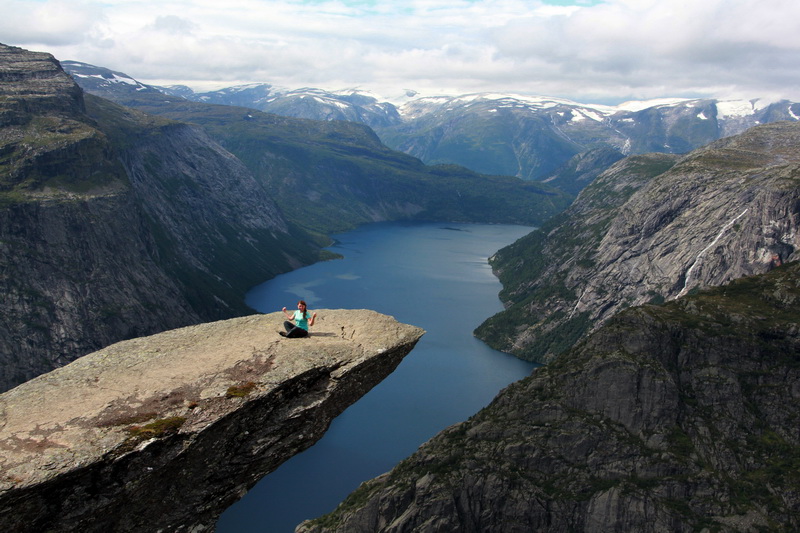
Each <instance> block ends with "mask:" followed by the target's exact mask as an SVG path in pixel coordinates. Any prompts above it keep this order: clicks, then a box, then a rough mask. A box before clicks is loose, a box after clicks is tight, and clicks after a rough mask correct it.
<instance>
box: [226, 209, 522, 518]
mask: <svg viewBox="0 0 800 533" xmlns="http://www.w3.org/2000/svg"><path fill="white" fill-rule="evenodd" d="M532 229H533V228H530V227H523V226H508V225H483V224H451V223H396V222H393V223H377V224H370V225H367V226H363V227H361V228H358V229H356V230H354V231H351V232H348V233H343V234H339V235H335V236H334V239H335V244H334V245H332V246H331V247H330V248H329V250H330V251H332V252H334V253H337V254H340V255H342V256H343V259H336V260H331V261H325V262H321V263H316V264H314V265H311V266H308V267H304V268H301V269H298V270H295V271H293V272H289V273H287V274H283V275H280V276H277V277H276V278H274V279H271V280H269V281H268V282H266V283H264V284H262V285H259V286H257V287H255V288H253V289H252V290H251V291H250V292H249V293H248V294H247V297H246V301H247V304H248V305H250V307H252V308H253V309H255V310H257V311H259V312H264V313H271V312H274V311H280V309H281V308H282V307H284V306H285V307H286V308H287V309H288V310H294V309H296V307H297V302H298V300H301V299H302V300H305V301H306V302H307V303H308V308H309V310H311V311H312V312H313V311H316V310H317V309H321V310H323V311H320V313H324V309H372V310H374V311H378V312H379V313H383V314H386V315H391V316H393V317H395V318H396V319H397V320H398V321H400V322H405V323H407V324H412V325H415V326H419V327H421V328H423V329H425V330H426V333H425V335H424V336H423V337H422V339H420V341H419V343H418V344H417V346H416V347H415V348H414V349H413V350H412V351H411V353H410V354H409V355H408V356H406V358H405V359H404V360H403V361H402V362H401V363H400V365H399V366H398V368H397V369H396V370H395V371H394V372H393V373H392V374H391V375H389V376H388V377H387V378H386V379H385V380H384V381H383V382H381V383H380V384H379V385H378V386H376V387H375V388H374V389H372V390H371V391H370V392H368V393H367V394H366V395H365V396H364V397H362V398H361V399H360V400H358V401H357V402H356V403H355V404H353V405H352V406H350V407H349V408H348V409H347V410H346V411H345V412H344V413H342V414H341V415H340V416H339V417H337V418H336V419H334V420H333V422H332V424H331V427H330V429H329V430H328V432H327V433H326V434H325V436H324V437H323V438H322V439H321V440H320V441H319V442H317V443H316V444H314V445H313V446H312V447H311V448H309V449H308V450H306V451H304V452H302V453H300V454H298V455H296V456H294V457H293V458H291V459H289V460H288V461H286V462H285V463H284V464H283V465H281V466H280V467H279V468H278V469H277V470H276V471H274V472H272V473H271V474H269V475H267V476H265V477H264V478H263V479H262V480H261V481H259V483H258V484H256V486H255V487H253V488H252V489H251V490H250V491H249V492H248V493H247V494H246V495H245V496H244V497H243V498H242V499H241V500H240V501H238V502H237V503H235V504H234V505H232V506H231V507H230V508H229V509H228V510H226V511H225V512H224V513H223V514H222V516H221V517H220V519H219V521H218V523H217V529H216V531H217V533H233V532H237V533H242V532H253V533H256V532H257V533H291V532H293V531H294V528H295V526H297V525H298V524H299V523H300V522H302V521H303V520H306V519H311V518H316V517H318V516H320V515H322V514H325V513H328V512H330V511H332V510H333V509H334V508H335V507H336V506H337V505H338V504H339V502H341V501H342V500H343V499H344V498H345V497H347V495H348V494H350V493H351V492H352V491H354V490H355V489H356V488H357V487H358V486H359V484H360V483H361V482H363V481H366V480H369V479H372V478H373V477H376V476H378V475H380V474H383V473H384V472H387V471H389V470H391V469H392V468H393V467H394V466H395V465H396V464H397V463H399V462H400V461H401V460H403V459H404V458H406V457H408V456H409V455H411V454H412V453H413V452H414V451H416V449H417V448H418V447H419V446H420V445H421V444H423V443H424V442H425V441H427V440H428V439H430V438H431V437H433V436H434V435H436V434H437V433H438V432H440V431H441V430H443V429H445V428H446V427H448V426H451V425H453V424H456V423H458V422H462V421H464V420H466V419H467V418H469V417H470V416H471V415H473V414H475V413H476V412H477V411H479V410H480V409H481V408H482V407H484V406H486V405H487V404H488V403H489V402H490V401H491V400H492V399H493V398H494V397H495V396H496V395H497V393H498V392H500V390H501V389H503V388H504V387H505V386H507V385H508V384H510V383H512V382H514V381H517V380H519V379H522V378H523V377H525V376H528V375H529V374H530V373H531V371H532V370H533V369H534V368H535V366H536V365H534V364H533V363H528V362H525V361H521V360H519V359H517V358H515V357H513V356H511V355H508V354H504V353H502V352H498V351H496V350H493V349H491V348H489V347H488V346H487V345H486V344H484V343H483V342H482V341H480V340H478V339H476V338H475V337H474V336H473V334H472V332H473V330H474V329H475V328H476V327H477V326H478V325H479V324H480V323H481V322H483V321H484V320H485V319H486V318H488V317H490V316H491V315H493V314H495V313H497V312H499V311H501V310H502V308H503V307H502V304H501V302H500V300H499V298H498V293H499V292H500V289H501V288H502V287H501V285H500V282H499V281H498V280H497V278H496V277H495V276H494V274H493V273H492V270H491V267H490V266H489V263H488V258H489V257H490V256H491V255H492V254H493V253H495V252H496V251H497V250H498V249H500V248H502V247H503V246H506V245H508V244H511V243H512V242H514V241H515V240H517V239H518V238H520V237H522V236H524V235H526V234H527V233H529V232H530V231H531V230H532ZM311 332H312V335H313V332H314V328H313V327H312V328H311ZM275 335H276V336H277V335H278V333H277V331H276V333H275ZM287 342H298V341H294V340H292V341H287ZM299 342H302V341H299Z"/></svg>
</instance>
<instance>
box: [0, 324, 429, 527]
mask: <svg viewBox="0 0 800 533" xmlns="http://www.w3.org/2000/svg"><path fill="white" fill-rule="evenodd" d="M317 313H318V314H319V315H318V319H317V321H316V323H315V325H314V328H312V335H311V337H309V338H306V339H286V338H283V337H280V336H279V335H278V334H277V331H278V330H279V329H281V327H282V323H283V320H284V319H283V315H282V314H281V313H273V314H271V315H253V316H249V317H244V318H235V319H230V320H226V321H221V322H212V323H207V324H202V325H197V326H190V327H187V328H183V329H178V330H172V331H168V332H165V333H160V334H158V335H154V336H151V337H145V338H139V339H133V340H128V341H123V342H120V343H117V344H114V345H112V346H109V347H107V348H105V349H103V350H101V351H98V352H95V353H92V354H89V355H86V356H84V357H82V358H80V359H78V360H77V361H75V362H73V363H71V364H69V365H67V366H65V367H62V368H59V369H57V370H54V371H53V372H50V373H48V374H45V375H42V376H39V377H37V378H35V379H33V380H31V381H28V382H26V383H24V384H22V385H20V386H19V387H16V388H14V389H12V390H10V391H8V392H6V393H4V394H2V395H0V450H2V453H0V529H2V530H3V531H17V532H31V533H39V532H41V531H62V532H76V533H77V532H80V533H87V532H98V533H100V532H102V533H108V532H115V531H118V532H128V531H137V532H150V531H152V532H156V531H192V532H194V533H198V532H201V531H212V530H213V527H214V524H215V522H216V519H217V517H218V515H219V514H220V513H221V512H222V511H223V510H224V509H225V508H226V507H227V506H229V505H230V504H232V503H233V502H234V501H235V500H236V499H238V498H239V497H241V496H242V495H243V494H244V493H245V492H246V491H247V489H249V488H250V487H252V486H253V485H254V484H255V483H256V482H257V481H258V479H260V478H261V477H262V476H264V475H265V474H267V473H268V472H270V471H272V470H274V469H275V468H277V467H278V465H280V464H281V463H282V462H283V461H285V460H286V459H288V458H290V457H291V456H293V455H295V454H297V453H299V452H300V451H302V450H304V449H306V448H308V447H309V446H311V445H312V444H313V443H314V442H316V441H317V440H318V439H319V438H320V437H321V436H322V434H323V433H324V432H325V430H326V429H327V427H328V425H329V424H330V422H331V420H332V419H333V418H334V417H335V416H337V415H338V414H339V413H341V412H342V411H343V410H344V409H345V408H346V407H347V406H349V405H350V404H352V403H353V402H355V401H356V400H357V399H358V398H360V397H361V396H362V395H363V394H365V393H366V392H367V391H368V390H369V389H371V388H372V387H373V386H375V385H376V384H377V383H379V382H380V381H381V380H382V379H383V378H384V377H386V376H387V375H388V374H390V373H391V372H392V371H393V370H394V368H395V367H396V366H397V365H398V364H399V363H400V361H401V360H402V359H403V357H405V355H407V354H408V353H409V352H410V351H411V350H412V349H413V347H414V345H415V344H416V343H417V341H418V340H419V338H420V337H421V336H422V334H423V333H424V332H423V330H421V329H419V328H416V327H414V326H409V325H405V324H400V323H398V322H397V321H395V320H394V319H393V318H391V317H387V316H385V315H379V314H378V313H375V312H372V311H365V310H317Z"/></svg>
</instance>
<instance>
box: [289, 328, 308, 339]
mask: <svg viewBox="0 0 800 533" xmlns="http://www.w3.org/2000/svg"><path fill="white" fill-rule="evenodd" d="M286 336H287V337H289V338H292V339H299V338H300V337H308V332H307V331H306V330H304V329H303V328H298V327H297V326H293V327H292V329H290V330H289V331H287V332H286Z"/></svg>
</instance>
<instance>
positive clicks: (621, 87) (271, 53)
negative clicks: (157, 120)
mask: <svg viewBox="0 0 800 533" xmlns="http://www.w3.org/2000/svg"><path fill="white" fill-rule="evenodd" d="M565 4H566V5H565ZM569 4H570V3H569V2H564V1H555V0H552V1H550V2H542V1H528V0H471V1H470V0H408V1H405V2H385V1H381V2H364V1H348V0H306V1H301V0H278V1H272V0H229V1H228V2H225V3H222V2H219V1H218V0H215V1H213V2H212V1H209V0H161V1H158V2H156V1H154V0H135V1H134V0H108V1H104V2H102V3H100V2H90V1H66V0H43V1H18V0H0V9H2V12H3V13H4V14H10V15H9V16H4V17H3V20H2V21H0V36H2V37H1V38H2V39H3V42H5V43H6V44H12V45H16V46H22V47H25V48H30V49H34V50H43V51H48V52H50V53H52V54H53V55H55V56H56V57H57V58H59V59H75V60H79V61H84V62H87V63H93V64H96V65H100V66H105V67H108V68H112V69H114V70H118V71H122V72H125V73H127V74H129V75H131V76H133V77H134V78H137V79H139V80H141V81H144V82H151V83H152V82H158V83H161V82H183V83H186V84H187V85H193V86H201V85H203V84H205V83H208V82H218V84H219V85H225V84H233V83H239V82H247V81H266V82H270V83H275V84H277V85H284V86H289V87H296V86H303V85H311V86H318V87H323V88H338V87H344V86H357V85H358V86H362V87H364V88H371V89H374V90H375V91H376V92H379V93H381V92H382V93H384V94H386V93H389V92H391V91H398V90H399V89H400V88H401V87H403V88H414V89H417V90H420V91H422V92H426V93H431V92H439V91H448V92H470V91H482V90H490V91H509V92H511V91H513V92H517V93H527V94H547V95H552V96H562V97H568V98H572V99H576V100H582V101H592V100H604V101H620V100H625V99H632V98H656V97H662V96H717V97H731V96H736V97H748V98H749V97H757V96H763V97H786V98H792V99H795V100H800V72H798V70H797V69H796V58H797V57H800V56H799V55H798V53H799V52H800V32H797V31H795V27H794V26H795V25H796V23H795V21H796V20H798V18H800V3H798V2H796V0H761V1H758V2H757V1H756V0H703V2H696V1H690V0H660V1H656V0H607V1H605V2H597V1H594V2H585V1H580V0H576V1H575V2H572V5H569Z"/></svg>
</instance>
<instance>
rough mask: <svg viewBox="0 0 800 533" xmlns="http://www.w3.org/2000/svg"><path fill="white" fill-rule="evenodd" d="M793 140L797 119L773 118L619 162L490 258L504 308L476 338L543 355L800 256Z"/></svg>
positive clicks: (799, 165) (798, 141)
mask: <svg viewBox="0 0 800 533" xmlns="http://www.w3.org/2000/svg"><path fill="white" fill-rule="evenodd" d="M799 145H800V125H798V124H797V123H788V122H780V123H774V124H769V125H765V126H759V127H757V128H753V129H751V130H748V131H747V132H745V133H743V134H741V135H739V136H736V137H731V138H728V139H724V140H722V141H717V142H715V143H713V144H711V145H709V146H708V147H705V148H703V149H700V150H696V151H694V152H692V153H690V154H688V155H687V156H684V157H683V158H681V159H680V160H678V161H677V162H675V163H674V165H672V163H669V164H666V163H667V161H668V159H665V158H670V157H671V158H674V157H675V156H663V155H662V156H654V155H650V156H643V157H636V158H628V159H625V160H622V161H620V162H619V163H617V164H616V165H614V166H613V167H612V168H611V169H609V171H608V172H606V173H604V174H603V175H602V176H601V177H599V178H598V180H596V183H593V184H592V185H591V186H590V187H588V188H587V189H586V190H584V191H583V193H582V194H581V196H580V197H579V198H578V200H576V202H575V204H573V206H572V207H571V208H570V209H569V211H568V212H566V213H564V214H562V215H561V216H559V217H557V218H556V219H554V220H553V221H552V222H551V223H549V224H548V225H546V226H545V227H543V228H542V229H541V230H539V231H537V232H534V233H533V234H531V235H530V236H528V237H526V238H524V239H521V240H520V241H518V242H517V243H515V244H514V245H512V246H510V247H508V248H506V249H503V250H501V251H500V252H499V253H498V254H497V255H496V256H495V257H494V258H493V259H492V265H493V267H494V268H495V269H496V271H497V272H498V274H499V276H500V279H501V281H502V282H503V284H504V291H503V294H502V295H501V296H502V298H503V299H504V300H505V301H506V302H507V304H508V309H507V310H506V311H504V312H502V313H500V314H499V315H497V316H495V317H493V318H492V319H490V320H488V321H487V322H485V323H484V324H483V325H481V327H480V328H479V329H478V330H477V334H478V335H479V336H480V337H481V338H483V339H485V340H486V341H487V342H488V343H489V344H491V345H492V346H494V347H496V348H499V349H502V350H505V351H510V352H512V353H514V354H517V355H519V356H520V357H523V358H526V359H532V360H538V361H543V362H544V361H549V360H551V359H552V358H553V357H554V356H555V355H557V354H558V353H559V352H560V351H561V350H563V349H565V348H567V347H569V346H570V345H571V344H572V343H573V342H574V341H575V340H577V339H578V338H580V336H582V335H583V334H585V333H586V332H587V331H590V330H591V329H592V328H594V327H596V326H597V325H599V324H602V323H603V322H604V321H605V320H607V319H608V318H609V317H611V316H613V315H614V314H615V313H617V312H619V311H620V310H622V309H624V308H626V307H629V306H633V305H639V304H642V303H647V302H649V301H663V300H670V299H673V298H676V297H678V296H682V295H685V294H687V293H689V292H690V291H691V290H693V289H695V288H698V287H705V286H709V285H720V284H722V283H726V282H727V281H730V280H731V279H735V278H738V277H741V276H746V275H751V274H755V273H761V272H766V271H768V270H769V269H771V268H772V267H773V266H775V265H776V264H778V263H780V262H781V261H787V260H793V259H796V258H797V249H798V245H800V241H799V240H798V225H800V187H798V185H799V184H800V183H799V182H798V175H800V174H798V173H799V172H800V151H798V149H797V146H799ZM673 162H674V159H673ZM667 169H668V170H667Z"/></svg>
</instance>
